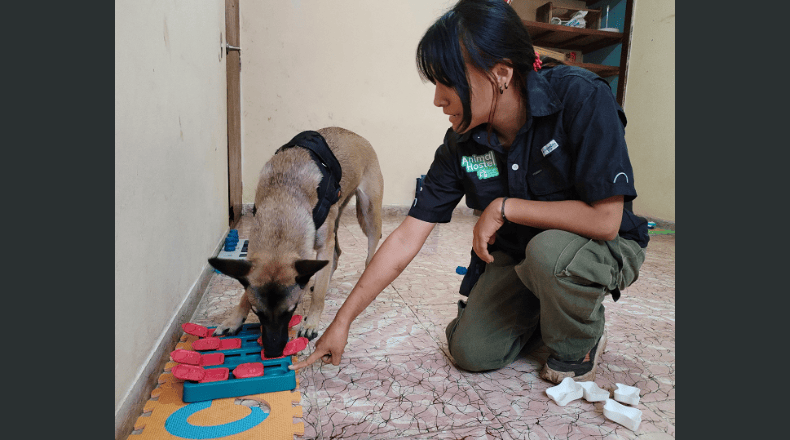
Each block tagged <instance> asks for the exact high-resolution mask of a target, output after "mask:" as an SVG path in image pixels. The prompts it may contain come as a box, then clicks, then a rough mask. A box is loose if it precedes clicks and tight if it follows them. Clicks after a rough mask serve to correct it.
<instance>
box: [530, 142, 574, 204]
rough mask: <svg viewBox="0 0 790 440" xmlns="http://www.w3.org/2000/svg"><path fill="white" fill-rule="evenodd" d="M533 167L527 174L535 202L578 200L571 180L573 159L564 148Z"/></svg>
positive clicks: (542, 158) (550, 154)
mask: <svg viewBox="0 0 790 440" xmlns="http://www.w3.org/2000/svg"><path fill="white" fill-rule="evenodd" d="M531 165H532V166H530V170H529V173H528V174H527V189H528V190H529V192H530V193H531V194H532V195H533V196H534V199H535V200H542V201H556V200H573V199H577V198H578V197H576V196H575V190H574V188H573V180H572V178H571V170H572V164H571V159H570V157H569V156H568V154H567V152H566V151H565V150H564V149H563V148H562V147H559V148H556V149H555V150H554V151H552V152H551V153H549V154H548V155H546V156H545V157H541V158H540V159H539V160H538V161H537V162H533V164H531Z"/></svg>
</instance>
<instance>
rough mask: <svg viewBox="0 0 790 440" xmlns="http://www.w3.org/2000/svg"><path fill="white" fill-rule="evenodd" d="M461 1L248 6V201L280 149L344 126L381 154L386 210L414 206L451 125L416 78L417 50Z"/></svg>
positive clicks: (244, 38)
mask: <svg viewBox="0 0 790 440" xmlns="http://www.w3.org/2000/svg"><path fill="white" fill-rule="evenodd" d="M454 3H455V2H454V1H452V0H408V1H404V0H400V1H391V2H372V1H359V0H333V1H320V0H291V1H272V0H269V1H244V0H242V2H241V6H240V14H241V46H242V55H241V56H242V73H241V75H242V79H241V81H242V86H241V87H242V114H243V116H242V132H243V135H242V144H243V162H242V174H243V184H244V190H243V202H244V203H252V202H253V200H254V197H255V187H256V185H257V179H258V173H259V172H260V169H261V167H262V166H263V164H264V163H265V162H266V161H267V160H268V159H269V158H270V157H271V155H272V154H273V153H274V151H275V150H276V149H277V148H279V147H280V146H282V145H283V144H285V143H286V142H288V141H289V140H290V139H291V138H292V137H293V136H294V135H296V134H297V133H299V132H300V131H303V130H315V129H318V128H322V127H325V126H330V125H339V126H341V127H344V128H347V129H349V130H352V131H355V132H356V133H358V134H359V135H361V136H363V137H365V138H366V139H367V140H368V141H370V143H371V144H372V145H373V148H374V149H375V150H376V153H377V154H378V156H379V161H380V162H381V165H382V173H383V174H384V204H385V205H409V204H411V202H412V200H413V199H414V187H415V179H416V178H418V177H420V175H421V174H424V173H425V172H427V171H428V167H429V166H430V163H431V161H432V160H433V154H434V152H435V150H436V148H437V147H438V146H439V145H440V144H441V142H442V139H443V137H444V132H445V131H446V130H447V128H448V127H449V123H448V121H447V117H446V116H445V115H443V114H442V111H441V109H438V108H436V107H434V106H433V93H434V88H433V85H432V84H430V83H425V84H423V83H422V81H421V80H420V77H419V75H418V74H417V67H416V62H415V56H416V49H417V43H418V42H419V40H420V38H421V37H422V35H423V34H424V33H425V31H426V30H427V29H428V26H430V25H431V23H433V21H434V20H436V19H437V18H438V17H439V16H440V15H442V14H443V13H444V12H445V11H446V10H448V9H449V8H450V7H451V6H452V5H453V4H454Z"/></svg>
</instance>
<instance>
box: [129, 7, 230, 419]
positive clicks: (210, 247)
mask: <svg viewBox="0 0 790 440" xmlns="http://www.w3.org/2000/svg"><path fill="white" fill-rule="evenodd" d="M115 8H116V9H115V13H116V15H115V409H116V429H117V428H118V423H119V416H121V418H122V416H124V415H125V414H123V413H124V411H125V410H128V405H129V404H130V400H135V399H139V397H140V396H136V395H135V393H131V394H130V391H131V390H132V389H133V388H134V387H135V386H136V385H139V383H138V379H139V378H140V376H141V375H144V374H145V372H146V368H149V369H150V366H149V363H150V362H149V361H151V360H152V359H153V360H154V361H157V360H158V356H159V355H160V354H161V353H158V352H157V351H156V350H157V347H158V345H159V344H160V343H161V341H162V340H163V338H165V337H166V334H167V332H168V329H169V328H170V327H172V324H173V320H174V319H175V317H176V316H177V314H178V313H179V312H180V311H181V308H182V305H183V304H184V303H185V302H187V299H188V297H189V295H190V293H192V294H193V296H195V292H194V290H195V285H196V283H197V281H198V280H199V279H200V277H201V274H202V273H204V272H203V271H204V268H206V266H207V261H206V260H207V258H208V257H210V256H211V255H212V253H213V252H215V250H216V249H217V246H218V245H219V243H220V240H221V239H222V237H223V236H224V233H225V232H226V231H227V228H228V208H227V206H228V202H227V198H228V196H227V192H228V189H227V135H226V111H225V107H226V104H225V99H226V98H225V93H226V92H225V91H226V84H225V58H224V57H222V58H221V59H220V33H223V34H224V30H225V23H224V1H222V0H212V1H208V0H201V1H197V2H184V1H178V0H157V1H154V2H146V3H143V2H138V1H132V0H125V1H122V0H118V1H116V2H115ZM197 293H198V294H202V292H197ZM160 368H161V367H160ZM143 397H148V396H143ZM135 417H136V415H135Z"/></svg>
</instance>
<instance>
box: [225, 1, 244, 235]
mask: <svg viewBox="0 0 790 440" xmlns="http://www.w3.org/2000/svg"><path fill="white" fill-rule="evenodd" d="M225 38H226V42H225V53H226V55H227V58H226V60H225V71H226V76H227V86H228V92H227V112H228V205H229V208H228V211H229V213H228V215H229V220H228V223H229V225H230V226H231V227H233V226H234V225H235V224H236V223H238V221H239V220H240V219H241V210H242V202H241V195H242V181H241V50H240V49H238V48H239V47H240V41H239V40H240V39H239V0H225ZM231 47H233V48H234V49H236V50H230V48H231Z"/></svg>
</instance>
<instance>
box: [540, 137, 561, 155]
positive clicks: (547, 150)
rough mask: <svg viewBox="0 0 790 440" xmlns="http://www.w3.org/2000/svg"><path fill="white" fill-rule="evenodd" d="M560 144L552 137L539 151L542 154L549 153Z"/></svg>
mask: <svg viewBox="0 0 790 440" xmlns="http://www.w3.org/2000/svg"><path fill="white" fill-rule="evenodd" d="M559 146H560V144H558V143H557V141H555V140H554V139H552V140H551V142H549V143H548V144H546V145H544V146H543V148H541V149H540V152H541V153H543V156H546V155H547V154H549V153H551V152H552V151H554V150H556V149H557V147H559Z"/></svg>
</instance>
